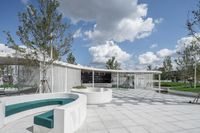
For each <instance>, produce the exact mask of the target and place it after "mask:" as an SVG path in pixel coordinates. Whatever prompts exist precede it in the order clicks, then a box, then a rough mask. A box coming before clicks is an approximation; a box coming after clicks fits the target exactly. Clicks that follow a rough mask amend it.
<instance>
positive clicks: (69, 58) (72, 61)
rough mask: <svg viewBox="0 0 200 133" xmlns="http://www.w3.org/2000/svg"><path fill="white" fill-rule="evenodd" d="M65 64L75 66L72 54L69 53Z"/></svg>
mask: <svg viewBox="0 0 200 133" xmlns="http://www.w3.org/2000/svg"><path fill="white" fill-rule="evenodd" d="M67 63H70V64H75V65H76V58H75V57H74V55H73V54H72V52H70V53H69V54H68V56H67Z"/></svg>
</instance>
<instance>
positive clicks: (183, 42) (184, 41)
mask: <svg viewBox="0 0 200 133" xmlns="http://www.w3.org/2000/svg"><path fill="white" fill-rule="evenodd" d="M195 40H196V38H194V37H192V36H187V37H182V38H181V39H179V40H178V41H177V45H176V51H181V50H183V49H184V48H185V47H187V46H189V45H192V42H193V41H195Z"/></svg>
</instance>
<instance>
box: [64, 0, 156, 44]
mask: <svg viewBox="0 0 200 133" xmlns="http://www.w3.org/2000/svg"><path fill="white" fill-rule="evenodd" d="M60 5H61V6H60V11H61V12H63V14H64V15H65V16H66V17H69V18H70V19H71V20H72V22H73V23H77V22H79V21H80V20H82V21H85V22H94V23H95V25H94V27H93V29H92V30H88V31H86V32H85V36H86V37H87V38H89V39H91V40H92V41H93V42H96V43H103V42H105V41H110V40H113V41H116V42H123V41H126V40H128V41H134V40H135V39H140V38H144V37H147V36H149V35H150V34H151V33H152V31H153V28H154V26H155V22H154V21H153V19H152V18H149V17H147V10H148V8H147V5H146V4H138V0H109V1H108V0H84V1H83V0H73V1H71V0H60Z"/></svg>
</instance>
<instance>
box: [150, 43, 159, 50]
mask: <svg viewBox="0 0 200 133" xmlns="http://www.w3.org/2000/svg"><path fill="white" fill-rule="evenodd" d="M156 47H158V45H157V44H152V45H151V46H150V48H151V49H152V48H156Z"/></svg>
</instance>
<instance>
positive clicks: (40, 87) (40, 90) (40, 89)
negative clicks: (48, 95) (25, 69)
mask: <svg viewBox="0 0 200 133" xmlns="http://www.w3.org/2000/svg"><path fill="white" fill-rule="evenodd" d="M41 65H42V63H41V62H40V66H39V67H40V68H39V70H40V84H39V90H38V92H39V93H41V92H42V82H41V80H42V68H41V67H42V66H41Z"/></svg>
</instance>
